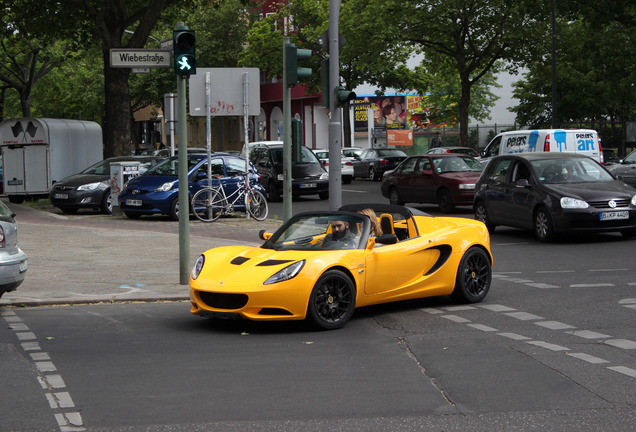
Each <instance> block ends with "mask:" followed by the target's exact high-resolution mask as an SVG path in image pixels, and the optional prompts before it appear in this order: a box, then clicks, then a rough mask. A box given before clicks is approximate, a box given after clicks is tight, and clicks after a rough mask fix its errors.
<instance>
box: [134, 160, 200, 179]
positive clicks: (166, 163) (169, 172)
mask: <svg viewBox="0 0 636 432" xmlns="http://www.w3.org/2000/svg"><path fill="white" fill-rule="evenodd" d="M204 157H205V156H201V157H199V158H195V157H190V158H188V172H190V171H191V170H192V168H194V167H195V166H196V165H197V164H198V163H199V162H201V159H203V158H204ZM144 174H146V175H156V176H178V175H179V158H178V157H177V156H174V157H171V158H169V159H165V160H162V161H161V162H159V163H158V164H157V165H155V166H153V167H152V168H150V169H149V170H148V171H146V172H145V173H144Z"/></svg>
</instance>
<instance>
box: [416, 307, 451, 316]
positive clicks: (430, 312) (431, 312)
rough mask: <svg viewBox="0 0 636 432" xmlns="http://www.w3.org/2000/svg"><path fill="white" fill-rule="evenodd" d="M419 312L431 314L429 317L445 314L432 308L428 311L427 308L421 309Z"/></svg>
mask: <svg viewBox="0 0 636 432" xmlns="http://www.w3.org/2000/svg"><path fill="white" fill-rule="evenodd" d="M420 310H421V311H422V312H426V313H428V314H431V315H438V314H443V313H446V312H444V311H442V310H439V309H434V308H430V309H429V308H421V309H420Z"/></svg>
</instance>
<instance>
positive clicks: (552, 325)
mask: <svg viewBox="0 0 636 432" xmlns="http://www.w3.org/2000/svg"><path fill="white" fill-rule="evenodd" d="M535 324H536V325H538V326H541V327H545V328H548V329H550V330H565V329H572V328H576V327H574V326H571V325H569V324H565V323H562V322H559V321H541V322H535Z"/></svg>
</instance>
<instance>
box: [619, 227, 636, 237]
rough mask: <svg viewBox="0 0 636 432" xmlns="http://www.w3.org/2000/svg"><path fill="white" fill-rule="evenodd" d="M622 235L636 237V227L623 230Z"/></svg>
mask: <svg viewBox="0 0 636 432" xmlns="http://www.w3.org/2000/svg"><path fill="white" fill-rule="evenodd" d="M621 235H622V236H623V237H625V238H633V237H636V229H625V230H621Z"/></svg>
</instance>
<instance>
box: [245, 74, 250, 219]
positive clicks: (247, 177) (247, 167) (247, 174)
mask: <svg viewBox="0 0 636 432" xmlns="http://www.w3.org/2000/svg"><path fill="white" fill-rule="evenodd" d="M249 89H250V82H249V75H248V73H247V72H244V73H243V135H244V139H243V141H244V142H245V186H246V187H245V190H247V186H248V185H249V181H250V146H249V142H250V139H249V136H248V135H249V115H248V108H249ZM245 218H246V219H249V218H250V212H249V211H247V209H245Z"/></svg>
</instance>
